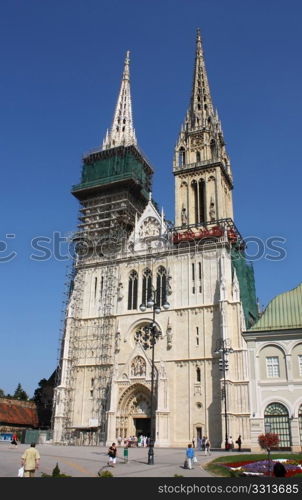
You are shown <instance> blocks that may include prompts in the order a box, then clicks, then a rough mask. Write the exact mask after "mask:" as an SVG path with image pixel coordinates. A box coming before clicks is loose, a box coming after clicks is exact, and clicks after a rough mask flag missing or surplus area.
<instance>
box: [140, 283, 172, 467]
mask: <svg viewBox="0 0 302 500" xmlns="http://www.w3.org/2000/svg"><path fill="white" fill-rule="evenodd" d="M157 299H158V302H159V301H160V290H159V291H157V290H155V289H154V288H153V287H152V289H151V296H150V297H149V298H148V300H147V304H144V303H143V304H141V305H140V306H139V308H140V310H141V311H142V312H145V311H146V310H147V308H148V309H152V311H153V315H152V322H151V323H150V324H149V325H148V326H145V327H144V328H143V330H144V333H143V334H142V333H141V332H139V335H141V336H143V340H144V343H143V347H144V349H147V348H148V347H149V346H150V345H151V349H152V358H151V406H150V412H151V419H150V441H149V449H148V465H153V464H154V442H155V408H154V402H153V399H154V371H155V365H154V346H155V344H156V340H157V339H158V338H159V337H160V336H161V331H160V330H158V329H157V327H156V324H155V314H159V313H160V312H161V307H160V303H157ZM162 307H163V309H165V310H168V309H169V307H170V304H169V302H167V301H166V300H164V303H163V304H162Z"/></svg>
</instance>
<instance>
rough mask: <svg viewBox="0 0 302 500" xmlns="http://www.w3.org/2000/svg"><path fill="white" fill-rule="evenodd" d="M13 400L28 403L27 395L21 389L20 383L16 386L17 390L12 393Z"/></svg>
mask: <svg viewBox="0 0 302 500" xmlns="http://www.w3.org/2000/svg"><path fill="white" fill-rule="evenodd" d="M13 398H14V399H20V401H28V395H27V394H26V392H25V391H24V389H23V388H22V385H21V384H20V382H19V384H18V385H17V388H16V390H15V392H14V395H13Z"/></svg>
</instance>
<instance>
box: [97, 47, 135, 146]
mask: <svg viewBox="0 0 302 500" xmlns="http://www.w3.org/2000/svg"><path fill="white" fill-rule="evenodd" d="M129 56H130V52H129V50H128V51H127V53H126V58H125V64H124V71H123V77H122V83H121V88H120V92H119V96H118V99H117V103H116V107H115V112H114V117H113V121H112V126H111V130H110V132H108V130H107V133H106V137H105V139H104V141H103V150H104V149H111V148H115V147H118V146H131V145H135V146H136V145H137V141H136V136H135V130H134V127H133V121H132V104H131V92H130V70H129V62H130V57H129Z"/></svg>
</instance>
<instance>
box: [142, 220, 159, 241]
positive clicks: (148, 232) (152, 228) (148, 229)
mask: <svg viewBox="0 0 302 500" xmlns="http://www.w3.org/2000/svg"><path fill="white" fill-rule="evenodd" d="M159 234H160V223H159V222H158V220H157V219H155V217H147V218H146V219H145V220H144V221H143V222H142V224H141V226H140V228H139V237H140V238H148V237H152V236H153V237H154V236H159Z"/></svg>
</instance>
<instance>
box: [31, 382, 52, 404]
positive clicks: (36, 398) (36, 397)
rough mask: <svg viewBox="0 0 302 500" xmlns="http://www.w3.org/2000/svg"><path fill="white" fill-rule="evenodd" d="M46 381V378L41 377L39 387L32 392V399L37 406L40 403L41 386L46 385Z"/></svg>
mask: <svg viewBox="0 0 302 500" xmlns="http://www.w3.org/2000/svg"><path fill="white" fill-rule="evenodd" d="M47 383H48V381H47V380H46V378H42V379H41V380H40V382H39V384H38V385H39V387H38V388H37V389H36V390H35V392H34V397H33V401H34V402H35V403H36V404H37V405H38V406H39V405H41V404H42V394H43V388H44V387H45V386H46V385H47Z"/></svg>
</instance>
